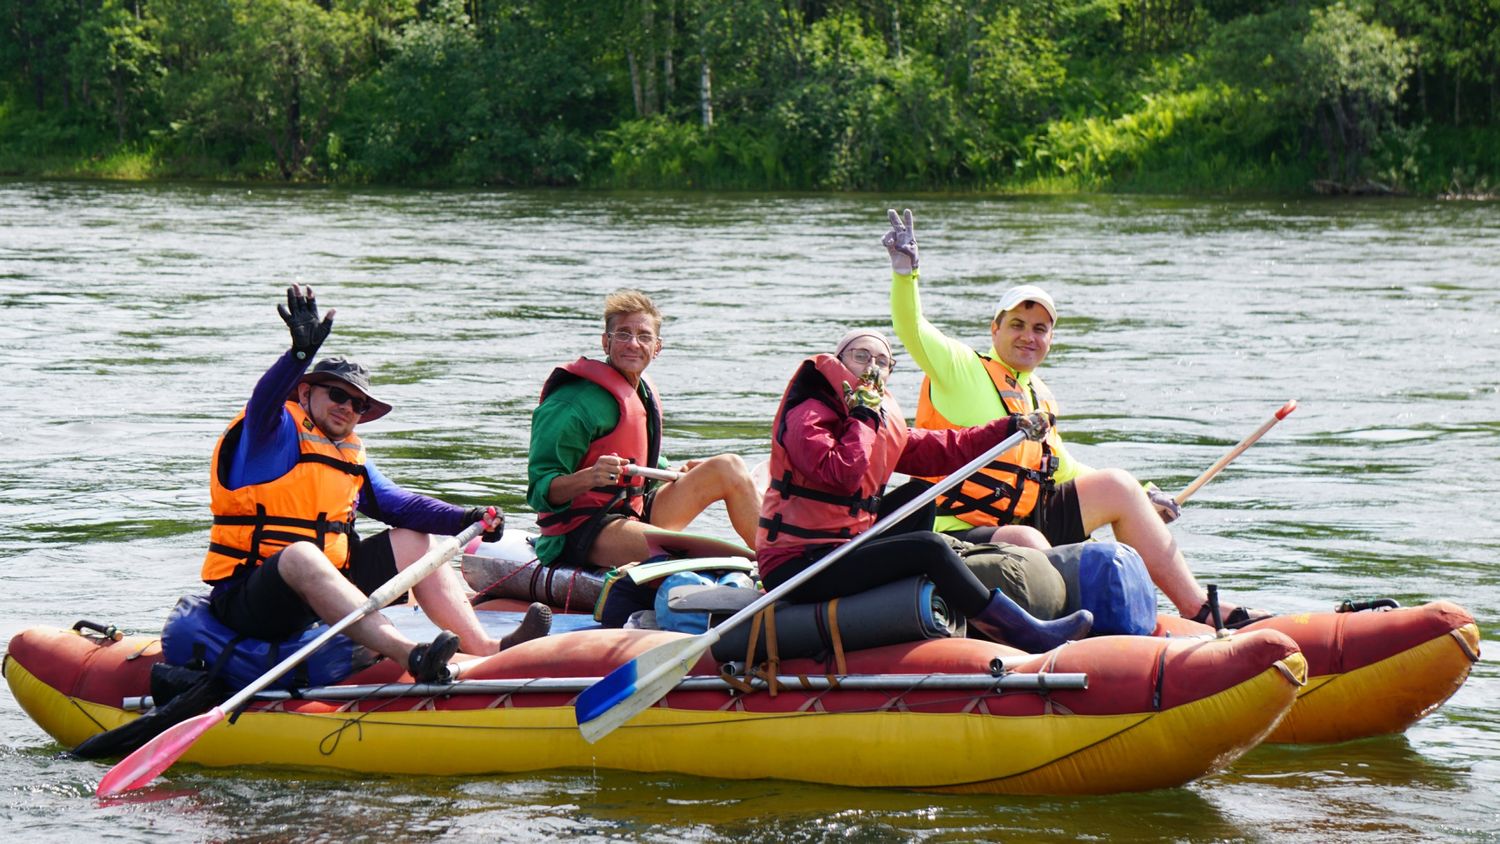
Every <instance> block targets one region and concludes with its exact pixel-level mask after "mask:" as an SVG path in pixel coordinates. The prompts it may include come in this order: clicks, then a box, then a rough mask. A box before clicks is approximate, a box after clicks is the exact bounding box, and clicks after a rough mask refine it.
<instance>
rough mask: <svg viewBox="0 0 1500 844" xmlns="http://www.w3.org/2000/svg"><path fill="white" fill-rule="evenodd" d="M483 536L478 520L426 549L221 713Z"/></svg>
mask: <svg viewBox="0 0 1500 844" xmlns="http://www.w3.org/2000/svg"><path fill="white" fill-rule="evenodd" d="M481 533H484V522H483V521H478V522H475V523H474V524H472V525H469V526H468V527H467V528H464V530H463V532H462V533H460V534H459V535H458V536H449V537H444V538H443V539H442V540H441V541H440V542H438V544H437V545H436V546H434V547H433V548H431V549H429V550H428V551H427V553H426V554H423V555H422V556H421V557H420V558H418V560H417V561H416V562H415V563H412V564H411V565H409V566H407V567H406V568H404V569H402V570H401V571H400V572H397V574H396V576H395V577H393V578H391V579H390V580H387V581H386V582H385V583H384V584H383V585H382V586H381V587H380V588H379V589H376V590H375V591H374V592H371V593H370V596H369V597H368V598H366V599H365V602H364V603H363V604H360V605H359V607H357V608H356V609H354V610H353V611H352V612H350V613H349V614H348V615H346V616H344V617H343V618H341V619H339V620H338V621H337V622H336V623H334V624H333V625H331V626H329V628H328V629H327V630H324V631H323V632H322V633H321V634H320V635H319V636H318V638H316V639H314V640H312V641H311V642H308V643H307V644H305V645H303V646H302V647H300V648H298V649H297V651H296V653H293V654H292V655H291V656H289V657H287V658H286V659H283V660H282V661H281V662H278V663H277V664H276V666H275V667H274V668H272V669H271V670H270V671H267V672H266V673H265V674H262V675H261V676H260V677H259V678H257V679H256V680H255V681H254V682H253V683H251V684H250V685H248V686H246V687H244V688H243V689H240V690H239V691H238V692H236V693H235V695H234V696H233V697H231V698H230V699H229V700H226V701H224V702H223V703H222V704H220V705H219V708H220V709H222V710H224V711H225V712H233V711H234V710H236V709H238V708H239V707H240V706H242V705H243V704H245V703H246V702H248V701H249V700H250V699H251V698H253V697H255V696H256V695H257V694H259V693H260V692H261V690H262V689H264V688H266V687H267V686H269V685H271V684H272V683H274V682H276V681H277V680H279V679H280V678H281V676H282V675H283V674H285V673H287V672H288V671H290V670H292V669H293V668H296V667H297V665H298V664H300V663H301V662H302V660H304V659H306V658H307V657H308V655H310V654H311V653H312V652H313V651H316V650H317V649H318V648H321V647H323V646H324V645H326V644H328V642H329V641H330V640H331V639H333V637H334V636H337V635H339V634H340V633H342V632H344V631H345V630H347V629H349V627H351V626H353V625H354V624H355V623H357V622H358V621H359V620H360V619H362V618H364V617H365V616H367V615H369V614H370V613H373V612H375V611H376V610H379V609H380V608H381V607H383V606H385V605H386V604H389V603H390V602H391V601H394V600H396V598H397V597H399V596H400V595H402V594H404V593H405V592H406V591H407V590H409V589H411V588H412V587H413V586H416V585H417V584H418V583H421V582H422V580H423V578H425V577H427V576H428V575H430V574H432V573H433V572H435V571H437V570H438V568H440V567H441V566H442V565H443V563H446V562H448V561H449V560H451V559H453V556H454V555H455V554H457V553H458V550H459V549H460V548H462V547H463V546H465V545H467V544H468V543H469V541H470V540H471V539H473V538H474V537H476V536H478V535H480V534H481Z"/></svg>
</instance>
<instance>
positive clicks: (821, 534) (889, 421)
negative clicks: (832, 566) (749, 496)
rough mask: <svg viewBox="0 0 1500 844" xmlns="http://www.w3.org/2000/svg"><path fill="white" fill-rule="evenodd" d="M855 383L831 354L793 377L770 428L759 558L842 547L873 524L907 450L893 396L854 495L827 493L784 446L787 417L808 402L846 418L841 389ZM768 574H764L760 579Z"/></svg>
mask: <svg viewBox="0 0 1500 844" xmlns="http://www.w3.org/2000/svg"><path fill="white" fill-rule="evenodd" d="M856 380H858V376H857V375H855V374H854V373H852V372H850V371H849V370H848V369H846V368H845V367H844V365H843V364H842V363H840V362H839V359H838V358H836V357H834V356H833V355H818V356H817V357H814V358H811V359H809V360H806V361H803V362H802V365H801V366H800V367H799V368H798V369H797V374H796V375H794V376H792V380H791V383H789V384H788V385H787V388H786V392H785V393H784V394H783V395H782V397H781V406H780V407H779V408H777V410H776V420H775V422H774V423H773V427H772V429H771V430H772V436H771V461H770V475H771V485H770V486H769V487H768V488H767V489H766V493H765V496H764V497H763V498H762V499H761V504H760V523H759V527H758V529H757V531H756V536H755V548H756V551H757V552H758V553H760V552H764V551H765V550H766V549H768V548H780V547H801V546H804V545H809V544H812V543H817V542H822V543H833V544H839V543H842V542H844V541H845V540H848V539H850V538H852V537H855V536H858V535H859V534H860V533H862V532H864V531H865V530H867V529H868V528H869V527H870V525H872V524H874V523H875V512H876V510H877V509H878V507H879V504H880V494H881V492H883V491H884V490H885V484H886V481H888V480H890V478H891V473H893V472H895V471H896V461H898V460H900V459H901V452H902V451H904V450H905V448H906V438H907V431H906V420H905V418H904V417H902V415H901V409H900V408H899V407H898V406H897V405H896V400H895V398H893V397H892V396H891V394H890V393H889V392H887V393H886V394H885V396H884V397H883V398H882V399H881V409H880V419H881V425H880V430H879V433H878V434H877V436H876V439H875V444H874V447H873V449H872V451H871V453H870V462H869V466H868V468H867V469H866V470H865V474H864V477H862V478H860V481H859V488H858V489H857V490H856V491H855V492H853V493H850V492H846V491H840V490H832V489H828V488H827V487H826V486H824V485H822V484H820V483H819V481H817V480H815V479H813V478H810V477H808V476H806V475H804V474H803V473H802V472H800V471H798V469H797V468H796V467H795V466H793V465H792V462H791V460H790V459H788V457H787V452H786V447H785V446H784V445H782V439H783V438H784V437H785V436H787V431H786V414H787V412H788V411H790V410H791V409H792V408H794V407H796V406H797V405H799V404H801V403H802V402H804V401H807V400H810V399H811V400H816V401H821V402H823V403H824V404H826V405H827V406H828V407H830V408H832V409H833V410H835V411H837V412H838V414H839V417H840V418H841V419H844V418H848V416H849V408H848V406H847V405H845V404H844V398H843V393H842V390H843V384H844V383H845V382H850V383H853V382H854V381H856ZM861 424H863V423H861ZM762 560H764V557H762ZM763 564H764V563H763ZM765 574H766V571H765V570H764V569H762V571H761V575H762V576H764V575H765Z"/></svg>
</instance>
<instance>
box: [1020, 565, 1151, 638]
mask: <svg viewBox="0 0 1500 844" xmlns="http://www.w3.org/2000/svg"><path fill="white" fill-rule="evenodd" d="M1045 553H1046V556H1047V558H1048V559H1049V560H1050V561H1051V563H1052V565H1053V567H1054V568H1055V569H1056V570H1057V572H1058V574H1060V575H1062V579H1063V582H1064V583H1065V584H1067V603H1066V605H1064V607H1063V609H1062V612H1063V613H1064V614H1066V613H1070V612H1073V611H1074V610H1078V609H1086V610H1088V611H1089V612H1092V613H1093V614H1094V628H1093V632H1092V633H1091V634H1090V635H1093V636H1105V635H1110V634H1123V635H1129V636H1149V635H1150V634H1151V633H1152V631H1154V630H1156V584H1154V583H1152V582H1151V575H1150V574H1149V573H1147V571H1146V565H1145V563H1143V562H1141V555H1140V554H1137V553H1136V551H1135V549H1134V548H1131V547H1130V546H1129V545H1126V544H1125V543H1123V542H1078V543H1075V544H1073V545H1059V546H1057V547H1055V548H1049V549H1047V551H1046V552H1045Z"/></svg>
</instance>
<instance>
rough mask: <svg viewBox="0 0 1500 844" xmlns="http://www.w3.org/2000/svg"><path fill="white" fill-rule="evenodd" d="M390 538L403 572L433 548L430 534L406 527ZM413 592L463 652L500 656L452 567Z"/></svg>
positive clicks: (436, 572) (424, 581) (437, 572)
mask: <svg viewBox="0 0 1500 844" xmlns="http://www.w3.org/2000/svg"><path fill="white" fill-rule="evenodd" d="M390 537H391V550H392V551H393V552H394V553H395V555H396V569H397V570H401V569H405V568H406V567H407V566H409V565H411V564H412V563H415V562H416V561H417V560H419V559H421V557H422V555H423V554H426V553H427V551H428V549H430V548H432V545H433V537H432V535H430V534H426V533H418V532H417V531H414V530H407V529H405V528H396V529H394V530H392V531H391V533H390ZM356 591H357V590H356ZM412 592H413V593H414V594H415V595H416V597H417V603H418V604H419V605H420V606H421V607H422V610H423V611H424V612H426V613H427V617H428V618H430V619H431V620H432V623H433V624H435V625H437V626H438V628H439V629H440V630H451V631H453V632H454V633H455V634H457V635H458V640H459V643H460V647H461V648H462V649H463V652H464V653H467V654H474V655H475V656H489V655H490V654H493V653H499V651H500V642H499V640H497V639H494V638H492V637H491V636H490V635H489V634H488V633H486V632H485V631H484V628H483V627H482V626H480V624H479V617H478V616H476V615H475V614H474V608H473V606H472V605H471V604H470V603H469V599H468V597H467V595H466V594H465V590H464V582H463V578H462V577H461V576H460V575H459V574H458V572H456V571H454V570H453V567H452V566H442V567H441V568H439V569H438V570H437V571H435V572H433V573H432V574H431V575H429V576H427V577H425V578H423V579H422V581H421V582H420V583H418V584H417V585H416V586H414V587H413V588H412Z"/></svg>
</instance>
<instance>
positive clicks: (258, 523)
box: [203, 401, 365, 583]
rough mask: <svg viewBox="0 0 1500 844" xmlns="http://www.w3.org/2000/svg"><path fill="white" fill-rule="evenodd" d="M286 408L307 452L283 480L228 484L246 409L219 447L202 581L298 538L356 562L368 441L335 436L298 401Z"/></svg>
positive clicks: (338, 562)
mask: <svg viewBox="0 0 1500 844" xmlns="http://www.w3.org/2000/svg"><path fill="white" fill-rule="evenodd" d="M286 411H287V412H288V413H290V414H291V415H292V419H293V421H294V422H295V423H296V425H297V445H298V448H299V450H300V452H301V453H300V455H299V456H298V457H297V463H296V465H295V466H293V467H292V469H291V471H289V472H287V473H286V474H284V475H282V476H281V477H279V478H276V479H274V480H270V481H266V482H265V483H259V484H249V485H246V486H242V487H239V488H238V489H230V488H229V487H228V486H227V485H226V480H227V479H226V473H227V472H228V470H229V459H230V456H231V455H233V454H234V449H235V447H236V446H237V444H238V443H239V439H240V436H241V435H242V434H243V433H244V426H245V412H244V411H243V410H242V411H240V414H239V415H238V416H236V417H235V418H234V421H233V422H231V423H229V427H228V428H227V429H225V431H224V433H223V435H222V436H220V437H219V442H218V444H217V445H215V446H214V462H213V471H212V473H211V477H210V480H209V484H210V486H209V490H210V495H209V508H210V509H211V510H212V511H213V514H214V521H213V527H212V528H211V529H210V530H209V533H208V556H207V557H206V558H205V559H204V560H203V579H204V580H206V581H208V582H209V583H214V582H216V581H219V580H223V579H225V578H227V577H229V576H231V575H233V574H234V573H235V572H236V571H237V570H238V569H239V568H240V567H241V566H258V565H260V564H261V563H263V562H265V560H266V559H267V558H268V557H270V556H271V555H273V554H275V553H276V552H277V551H280V550H281V549H283V548H285V547H286V546H288V545H291V544H292V543H293V542H304V541H306V542H311V543H313V544H315V545H317V546H318V547H319V548H321V549H323V553H324V554H327V555H328V559H329V560H330V561H332V562H333V564H334V565H335V566H337V567H339V568H344V567H345V566H347V565H348V564H349V536H348V534H349V532H350V530H351V529H352V528H353V526H354V505H355V504H356V503H357V502H358V501H359V490H360V487H361V486H363V485H364V482H365V466H364V463H365V447H364V443H362V442H361V441H360V439H359V437H358V436H357V435H355V434H350V435H349V436H348V437H347V438H345V439H343V440H341V441H339V442H334V441H332V440H330V439H328V437H326V436H324V435H323V432H322V431H321V430H319V429H318V428H317V426H316V425H314V424H313V422H312V419H311V417H309V416H308V415H307V411H305V410H303V409H302V406H301V405H299V404H297V403H296V402H290V401H289V402H287V403H286Z"/></svg>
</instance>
